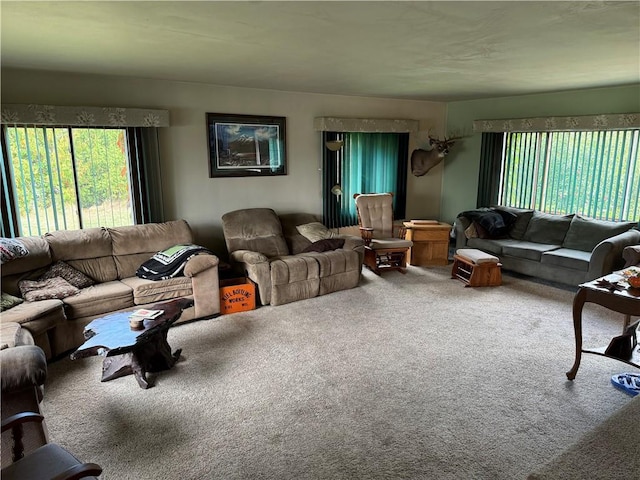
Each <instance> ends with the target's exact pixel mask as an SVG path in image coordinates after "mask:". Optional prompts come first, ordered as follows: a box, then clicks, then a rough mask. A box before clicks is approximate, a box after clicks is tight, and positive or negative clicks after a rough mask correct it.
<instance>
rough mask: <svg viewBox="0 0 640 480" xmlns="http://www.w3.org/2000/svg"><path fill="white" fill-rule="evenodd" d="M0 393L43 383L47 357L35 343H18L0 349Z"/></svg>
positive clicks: (45, 374)
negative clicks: (0, 383) (0, 365)
mask: <svg viewBox="0 0 640 480" xmlns="http://www.w3.org/2000/svg"><path fill="white" fill-rule="evenodd" d="M0 362H1V363H2V395H5V394H7V393H10V392H17V391H20V390H23V389H25V388H32V387H37V386H40V385H44V382H45V380H46V378H47V359H46V357H45V354H44V351H43V350H42V349H41V348H40V347H36V346H35V345H20V346H17V347H12V348H5V349H4V350H2V351H0Z"/></svg>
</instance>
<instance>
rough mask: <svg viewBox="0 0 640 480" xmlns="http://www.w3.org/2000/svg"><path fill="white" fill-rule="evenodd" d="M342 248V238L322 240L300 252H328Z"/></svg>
mask: <svg viewBox="0 0 640 480" xmlns="http://www.w3.org/2000/svg"><path fill="white" fill-rule="evenodd" d="M342 247H344V238H324V239H322V240H318V241H316V242H313V243H312V244H311V245H309V246H308V247H307V248H305V249H304V250H302V253H307V252H319V253H321V252H328V251H331V250H336V249H338V248H342Z"/></svg>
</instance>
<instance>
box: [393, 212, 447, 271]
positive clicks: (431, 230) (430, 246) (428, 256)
mask: <svg viewBox="0 0 640 480" xmlns="http://www.w3.org/2000/svg"><path fill="white" fill-rule="evenodd" d="M403 225H404V227H405V228H406V229H407V235H406V237H405V238H406V239H407V240H411V241H412V242H413V247H411V249H410V250H409V253H408V255H407V263H409V264H410V265H416V266H420V267H426V266H429V265H448V264H449V233H450V232H451V225H449V224H448V223H440V222H438V223H419V222H414V221H413V220H412V221H410V222H403Z"/></svg>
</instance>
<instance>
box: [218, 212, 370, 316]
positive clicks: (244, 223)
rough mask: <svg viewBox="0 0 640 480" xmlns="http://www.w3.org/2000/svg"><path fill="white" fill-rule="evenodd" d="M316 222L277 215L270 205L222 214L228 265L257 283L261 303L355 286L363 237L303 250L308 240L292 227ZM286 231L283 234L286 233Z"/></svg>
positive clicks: (312, 218) (300, 216)
mask: <svg viewBox="0 0 640 480" xmlns="http://www.w3.org/2000/svg"><path fill="white" fill-rule="evenodd" d="M310 224H316V225H319V226H322V225H321V223H320V222H318V218H316V217H315V216H314V215H311V214H286V215H281V216H278V215H277V214H276V212H275V211H274V210H272V209H270V208H247V209H242V210H235V211H233V212H229V213H225V214H224V215H223V216H222V229H223V232H224V238H225V242H226V245H227V250H228V251H229V257H230V261H231V264H232V266H233V267H234V268H235V269H236V270H238V271H239V272H240V273H241V274H243V275H246V276H247V277H249V278H250V279H251V280H252V281H253V282H255V283H256V284H257V286H258V292H259V300H260V303H261V304H262V305H267V304H271V305H282V304H284V303H289V302H294V301H297V300H303V299H307V298H312V297H316V296H318V295H324V294H327V293H331V292H335V291H338V290H345V289H348V288H353V287H356V286H358V284H359V282H360V272H361V269H362V256H363V253H362V249H363V243H362V240H361V239H359V238H357V237H354V236H350V235H339V236H336V235H333V234H332V233H331V232H329V231H328V230H326V231H327V232H328V235H330V236H331V238H339V239H344V245H343V246H342V247H341V248H336V249H328V250H324V251H318V250H321V249H319V248H318V249H315V251H306V252H305V251H304V250H306V249H308V248H309V247H311V246H312V244H313V245H318V246H320V244H321V243H322V242H320V243H319V242H311V240H309V239H308V238H305V237H304V236H303V235H301V234H300V233H299V232H298V231H297V228H296V227H297V226H301V225H310ZM285 234H286V236H285Z"/></svg>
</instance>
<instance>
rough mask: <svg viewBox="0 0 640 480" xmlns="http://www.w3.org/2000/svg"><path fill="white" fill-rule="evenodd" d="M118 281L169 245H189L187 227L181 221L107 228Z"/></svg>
mask: <svg viewBox="0 0 640 480" xmlns="http://www.w3.org/2000/svg"><path fill="white" fill-rule="evenodd" d="M107 230H108V232H109V235H111V242H112V245H113V255H114V260H115V264H116V267H117V271H118V278H119V279H123V278H129V277H133V276H135V274H136V270H137V269H138V268H139V267H140V265H142V264H143V263H144V262H146V261H147V260H149V259H150V258H151V257H152V256H153V255H155V254H156V253H157V252H159V251H162V250H165V249H167V248H169V247H172V246H173V245H179V244H190V243H193V234H192V232H191V227H189V224H188V223H187V222H186V221H185V220H172V221H169V222H164V223H148V224H145V225H131V226H126V227H114V228H108V229H107Z"/></svg>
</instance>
